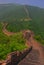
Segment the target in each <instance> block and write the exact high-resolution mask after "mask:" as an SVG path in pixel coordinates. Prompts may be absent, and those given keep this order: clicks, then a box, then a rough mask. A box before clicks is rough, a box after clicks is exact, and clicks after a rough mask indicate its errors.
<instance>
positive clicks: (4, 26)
mask: <svg viewBox="0 0 44 65" xmlns="http://www.w3.org/2000/svg"><path fill="white" fill-rule="evenodd" d="M2 25H3V29H2V31H3V33H4V34H5V35H7V36H11V35H13V34H15V33H13V32H9V31H8V30H7V29H6V27H7V25H8V23H2Z"/></svg>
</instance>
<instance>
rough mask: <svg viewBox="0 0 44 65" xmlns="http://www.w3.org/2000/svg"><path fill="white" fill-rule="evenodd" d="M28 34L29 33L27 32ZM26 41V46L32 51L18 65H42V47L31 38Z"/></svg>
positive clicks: (43, 49) (43, 64) (43, 48)
mask: <svg viewBox="0 0 44 65" xmlns="http://www.w3.org/2000/svg"><path fill="white" fill-rule="evenodd" d="M28 32H29V31H28ZM29 34H30V35H31V37H29V39H28V40H27V45H28V46H30V45H31V46H32V51H31V52H30V53H29V54H28V55H27V56H26V57H25V58H24V59H23V60H22V61H21V62H20V63H19V64H18V65H44V47H43V46H42V45H41V44H40V43H39V42H37V41H36V40H35V39H34V38H33V34H32V33H31V32H30V33H29Z"/></svg>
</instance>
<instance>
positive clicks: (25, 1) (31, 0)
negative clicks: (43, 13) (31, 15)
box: [0, 0, 44, 8]
mask: <svg viewBox="0 0 44 65" xmlns="http://www.w3.org/2000/svg"><path fill="white" fill-rule="evenodd" d="M9 3H10V4H21V5H30V6H37V7H40V8H44V0H0V4H9Z"/></svg>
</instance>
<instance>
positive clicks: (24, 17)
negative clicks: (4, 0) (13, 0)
mask: <svg viewBox="0 0 44 65" xmlns="http://www.w3.org/2000/svg"><path fill="white" fill-rule="evenodd" d="M6 22H7V23H8V25H7V26H6V29H7V30H8V31H10V32H15V33H16V32H19V31H22V30H32V31H33V32H34V34H35V37H34V38H35V39H36V40H38V41H39V42H41V44H43V45H44V9H42V8H39V7H35V6H27V5H16V4H0V52H1V53H0V59H5V57H6V55H7V54H8V53H9V52H12V51H15V50H19V51H20V50H23V49H24V48H26V46H25V39H24V38H22V33H18V34H16V35H12V36H10V37H8V36H7V35H5V34H4V33H3V31H2V29H3V24H2V23H6ZM19 43H20V44H19ZM2 45H3V46H2ZM6 46H7V47H6ZM14 47H15V48H14ZM5 48H6V49H5ZM8 48H9V50H8ZM2 51H3V52H2ZM5 52H6V53H5Z"/></svg>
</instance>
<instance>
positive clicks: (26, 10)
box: [24, 6, 32, 20]
mask: <svg viewBox="0 0 44 65" xmlns="http://www.w3.org/2000/svg"><path fill="white" fill-rule="evenodd" d="M24 10H25V12H26V14H27V18H28V19H29V20H32V19H31V18H30V16H29V11H28V9H27V8H26V6H24Z"/></svg>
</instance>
